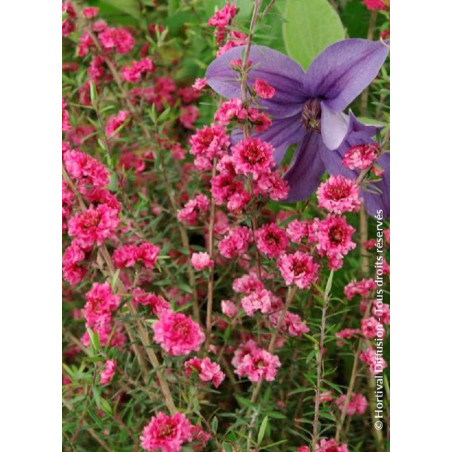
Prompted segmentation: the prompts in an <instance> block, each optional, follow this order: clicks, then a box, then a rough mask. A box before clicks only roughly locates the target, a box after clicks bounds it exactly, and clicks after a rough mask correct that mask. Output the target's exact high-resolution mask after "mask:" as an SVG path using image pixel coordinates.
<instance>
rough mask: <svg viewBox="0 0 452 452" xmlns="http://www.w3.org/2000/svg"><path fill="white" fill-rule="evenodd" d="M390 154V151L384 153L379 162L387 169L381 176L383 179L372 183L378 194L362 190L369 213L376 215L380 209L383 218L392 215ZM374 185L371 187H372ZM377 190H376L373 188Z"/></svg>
mask: <svg viewBox="0 0 452 452" xmlns="http://www.w3.org/2000/svg"><path fill="white" fill-rule="evenodd" d="M389 162H390V156H389V153H385V154H383V155H382V156H381V157H380V158H379V159H377V163H378V164H379V165H380V166H381V167H382V168H383V169H384V170H385V171H384V173H383V174H382V176H381V181H380V182H377V183H375V184H372V186H373V187H376V188H377V190H378V192H379V193H378V194H376V193H371V192H368V191H364V190H361V196H362V197H363V198H364V204H365V206H366V210H367V212H368V214H369V215H372V216H375V215H376V214H377V212H378V210H381V211H382V216H383V218H389V216H390V213H391V212H390V202H389V201H390V163H389ZM372 186H371V187H369V189H372ZM373 191H375V190H373Z"/></svg>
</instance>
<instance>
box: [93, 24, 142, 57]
mask: <svg viewBox="0 0 452 452" xmlns="http://www.w3.org/2000/svg"><path fill="white" fill-rule="evenodd" d="M98 38H99V42H100V44H101V45H102V47H103V49H104V50H105V51H110V50H113V49H114V50H116V52H118V53H120V54H125V53H128V52H130V51H131V50H132V49H133V47H134V45H135V39H134V38H133V36H132V35H131V34H130V32H129V31H127V30H126V29H125V28H108V27H107V28H105V29H104V30H103V31H102V33H100V34H99V36H98Z"/></svg>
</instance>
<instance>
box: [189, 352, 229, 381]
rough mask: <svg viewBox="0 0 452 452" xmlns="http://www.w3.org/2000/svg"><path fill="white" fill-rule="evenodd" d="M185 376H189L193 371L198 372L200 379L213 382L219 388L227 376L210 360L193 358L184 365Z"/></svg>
mask: <svg viewBox="0 0 452 452" xmlns="http://www.w3.org/2000/svg"><path fill="white" fill-rule="evenodd" d="M184 368H185V376H189V375H190V374H191V373H192V372H193V371H195V370H196V371H197V372H198V377H199V378H200V379H201V380H202V381H211V382H212V383H213V385H214V386H215V387H216V388H218V386H220V384H221V382H222V381H223V380H224V378H225V376H226V375H225V374H224V373H223V372H222V371H221V367H220V366H219V365H218V364H216V363H213V362H212V361H211V360H210V358H203V359H200V358H191V359H189V360H188V361H185V363H184Z"/></svg>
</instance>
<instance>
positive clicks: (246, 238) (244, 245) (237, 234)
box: [218, 226, 252, 259]
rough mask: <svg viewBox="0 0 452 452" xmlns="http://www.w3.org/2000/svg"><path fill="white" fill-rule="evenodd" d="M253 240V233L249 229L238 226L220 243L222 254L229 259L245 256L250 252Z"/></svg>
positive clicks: (219, 247)
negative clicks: (249, 247)
mask: <svg viewBox="0 0 452 452" xmlns="http://www.w3.org/2000/svg"><path fill="white" fill-rule="evenodd" d="M251 238H252V233H251V231H250V229H249V228H247V227H246V226H238V227H237V228H235V229H234V230H233V231H230V232H229V233H228V235H227V236H226V237H225V238H224V239H223V240H221V241H220V242H219V243H218V249H219V251H220V254H221V255H222V256H223V257H225V258H227V259H232V258H234V257H236V256H239V255H243V254H244V253H246V252H247V251H248V246H249V244H250V242H251Z"/></svg>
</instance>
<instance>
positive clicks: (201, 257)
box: [190, 252, 213, 270]
mask: <svg viewBox="0 0 452 452" xmlns="http://www.w3.org/2000/svg"><path fill="white" fill-rule="evenodd" d="M190 263H191V265H192V266H193V268H194V269H195V270H204V269H205V268H213V260H212V259H211V258H210V256H209V253H206V252H203V253H193V254H192V256H191V259H190Z"/></svg>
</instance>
